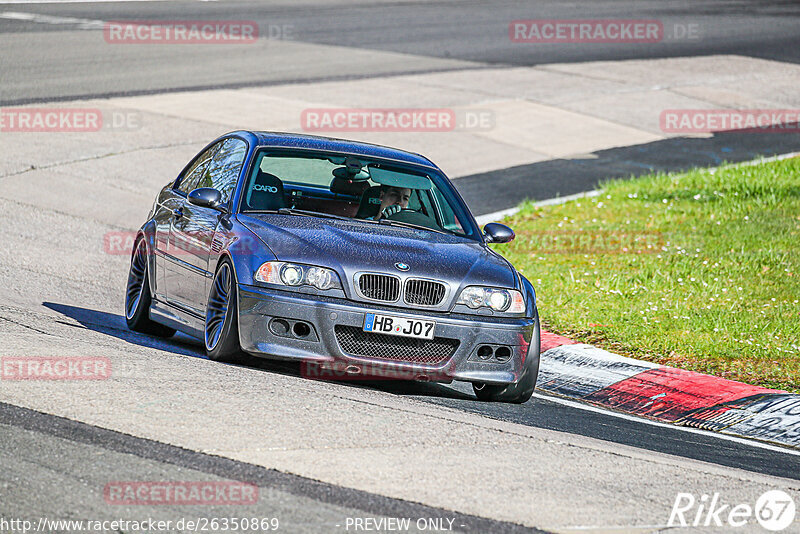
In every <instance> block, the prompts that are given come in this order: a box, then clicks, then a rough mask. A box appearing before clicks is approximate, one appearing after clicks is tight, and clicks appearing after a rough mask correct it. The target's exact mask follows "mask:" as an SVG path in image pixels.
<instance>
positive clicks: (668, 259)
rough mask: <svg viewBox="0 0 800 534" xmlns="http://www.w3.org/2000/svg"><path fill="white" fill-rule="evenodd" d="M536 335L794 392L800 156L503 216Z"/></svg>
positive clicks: (799, 376)
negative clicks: (535, 315) (527, 288)
mask: <svg viewBox="0 0 800 534" xmlns="http://www.w3.org/2000/svg"><path fill="white" fill-rule="evenodd" d="M504 222H505V223H507V224H509V225H510V226H511V227H512V228H514V230H515V231H516V233H517V238H516V240H515V241H514V242H512V243H510V244H507V245H497V246H495V249H496V250H497V251H498V252H500V253H501V254H503V255H504V256H505V257H507V258H508V259H509V260H511V261H512V262H513V263H514V265H516V266H517V268H519V269H520V270H521V271H522V273H523V274H524V275H525V276H526V277H527V278H528V279H529V280H531V282H533V284H534V286H535V287H536V290H537V296H538V301H539V311H540V315H541V316H542V320H543V323H544V326H545V327H548V328H549V329H550V330H551V331H554V332H557V333H560V334H563V335H567V336H570V337H572V338H573V339H577V340H580V341H583V342H587V343H592V344H595V345H597V346H601V347H604V348H606V349H608V350H611V351H613V352H618V353H622V354H627V355H629V356H632V357H635V358H639V359H644V360H648V361H653V362H657V363H660V364H664V365H671V366H675V367H680V368H683V369H690V370H694V371H699V372H702V373H708V374H712V375H717V376H721V377H724V378H729V379H731V380H738V381H742V382H748V383H751V384H758V385H762V386H766V387H771V388H778V389H784V390H787V391H792V392H800V305H798V302H800V159H797V158H792V159H787V160H783V161H776V162H765V163H759V164H756V165H735V166H727V167H722V168H717V169H697V170H693V171H690V172H687V173H684V174H668V175H667V174H657V175H650V176H645V177H641V178H636V179H631V180H614V181H609V182H606V183H604V184H603V187H602V193H601V194H600V195H599V196H597V197H592V198H584V199H580V200H574V201H571V202H567V203H565V204H560V205H555V206H546V207H535V206H534V205H533V204H530V203H528V204H525V205H523V206H522V210H521V211H520V212H519V213H518V214H516V215H514V216H512V217H509V218H507V219H506V220H505V221H504Z"/></svg>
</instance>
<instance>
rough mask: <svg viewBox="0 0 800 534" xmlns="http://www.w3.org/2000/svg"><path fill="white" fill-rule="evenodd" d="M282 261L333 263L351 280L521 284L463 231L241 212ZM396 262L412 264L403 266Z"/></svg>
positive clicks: (242, 218) (506, 266)
mask: <svg viewBox="0 0 800 534" xmlns="http://www.w3.org/2000/svg"><path fill="white" fill-rule="evenodd" d="M239 221H240V222H241V223H242V224H243V225H245V226H246V227H247V228H248V229H249V230H250V231H252V232H253V233H254V234H255V235H256V236H258V237H259V238H260V239H261V240H262V241H263V242H264V243H265V244H266V245H267V246H268V247H269V248H270V250H272V252H273V254H275V256H276V257H277V258H278V259H279V260H281V261H289V262H296V263H304V264H311V265H320V266H325V267H331V268H333V269H336V270H337V271H339V274H340V275H344V277H345V280H342V282H343V283H344V284H345V286H348V287H349V286H351V284H352V282H353V277H354V275H355V274H356V273H358V272H363V271H371V272H385V273H391V274H396V275H400V276H412V277H421V278H432V279H436V280H442V281H445V282H448V283H449V284H450V285H451V287H453V288H458V287H463V286H467V285H486V286H492V287H506V288H515V287H517V277H516V276H515V272H514V271H513V268H512V267H511V265H510V264H509V263H508V262H507V261H506V260H505V259H503V258H502V257H501V256H499V255H498V254H496V253H494V252H493V251H491V250H490V249H489V248H488V247H485V246H484V245H483V244H481V243H478V242H476V241H472V240H469V239H466V238H461V237H458V236H451V235H445V234H440V233H436V232H428V231H426V230H417V229H410V228H401V227H396V226H384V225H379V224H374V223H363V222H358V221H347V220H338V219H323V218H317V217H305V216H299V215H283V214H258V215H255V214H254V215H240V216H239ZM396 263H405V264H406V265H408V266H409V270H408V271H407V272H401V271H400V270H399V269H398V268H397V267H396V266H395V264H396Z"/></svg>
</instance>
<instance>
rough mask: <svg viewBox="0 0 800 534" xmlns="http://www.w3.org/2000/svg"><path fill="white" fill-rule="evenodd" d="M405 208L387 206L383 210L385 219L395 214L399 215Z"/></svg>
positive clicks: (397, 205)
mask: <svg viewBox="0 0 800 534" xmlns="http://www.w3.org/2000/svg"><path fill="white" fill-rule="evenodd" d="M402 209H403V207H402V206H401V205H400V204H395V205H394V206H386V207H385V208H384V209H383V218H384V219H385V218H387V217H391V216H392V215H394V214H395V213H399V212H400V210H402Z"/></svg>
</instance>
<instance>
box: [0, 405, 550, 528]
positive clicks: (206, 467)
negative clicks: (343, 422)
mask: <svg viewBox="0 0 800 534" xmlns="http://www.w3.org/2000/svg"><path fill="white" fill-rule="evenodd" d="M0 423H2V424H6V425H13V426H17V427H20V428H24V429H26V430H31V431H35V432H40V433H43V434H48V435H51V436H55V437H58V438H61V439H66V440H69V441H72V442H75V443H83V444H87V445H92V446H95V447H101V448H104V449H107V450H109V451H114V452H118V453H123V454H131V455H134V456H138V457H140V458H144V459H147V460H154V461H157V462H161V463H164V464H169V465H174V466H178V467H182V468H186V469H191V470H194V471H199V472H202V473H206V474H209V475H213V476H218V477H222V478H226V479H229V480H237V481H241V482H247V483H250V484H255V485H257V486H259V487H261V488H268V489H272V490H278V491H282V492H286V493H290V494H292V495H297V496H302V497H305V498H309V499H313V500H315V501H317V502H320V503H326V504H331V505H335V506H340V507H343V508H351V509H356V510H361V511H363V512H366V513H368V514H374V515H375V516H382V517H410V518H426V517H448V518H451V519H454V521H453V527H454V529H455V530H458V531H460V532H468V533H471V532H474V533H481V534H483V533H486V532H492V533H523V532H524V533H541V532H545V531H543V530H539V529H536V528H530V527H525V526H522V525H517V524H514V523H508V522H504V521H495V520H493V519H486V518H483V517H477V516H473V515H467V514H461V513H458V512H452V511H449V510H444V509H440V508H433V507H430V506H425V505H423V504H417V503H413V502H409V501H403V500H399V499H392V498H389V497H384V496H381V495H375V494H372V493H367V492H365V491H360V490H356V489H350V488H345V487H341V486H335V485H333V484H327V483H324V482H319V481H316V480H312V479H309V478H304V477H301V476H297V475H292V474H288V473H282V472H280V471H276V470H274V469H266V468H264V467H259V466H256V465H252V464H248V463H244V462H238V461H236V460H231V459H228V458H223V457H220V456H213V455H210V454H204V453H200V452H196V451H191V450H188V449H183V448H180V447H176V446H173V445H167V444H165V443H160V442H157V441H152V440H149V439H144V438H137V437H134V436H129V435H127V434H122V433H120V432H116V431H113V430H108V429H104V428H99V427H96V426H92V425H89V424H86V423H81V422H78V421H73V420H71V419H66V418H63V417H58V416H55V415H50V414H45V413H41V412H37V411H34V410H30V409H27V408H21V407H18V406H13V405H11V404H6V403H2V402H0Z"/></svg>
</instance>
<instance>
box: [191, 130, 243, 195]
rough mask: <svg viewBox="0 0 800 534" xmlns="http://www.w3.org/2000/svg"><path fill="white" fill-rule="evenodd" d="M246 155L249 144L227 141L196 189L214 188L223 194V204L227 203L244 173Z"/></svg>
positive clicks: (218, 151) (232, 140) (215, 154)
mask: <svg viewBox="0 0 800 534" xmlns="http://www.w3.org/2000/svg"><path fill="white" fill-rule="evenodd" d="M246 155H247V143H245V142H244V141H242V140H241V139H236V138H235V137H231V138H228V139H225V140H224V141H222V142H221V144H220V147H219V150H217V151H216V152H215V153H214V155H213V157H212V158H211V162H210V163H209V164H208V166H207V167H206V168H205V172H203V173H202V175H201V177H200V180H199V181H198V182H197V185H196V186H195V187H213V188H214V189H216V190H217V191H219V192H220V193H222V202H227V201H228V200H230V198H231V194H232V193H233V190H234V189H236V181H237V180H238V179H239V173H241V172H242V165H244V158H245V156H246Z"/></svg>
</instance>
